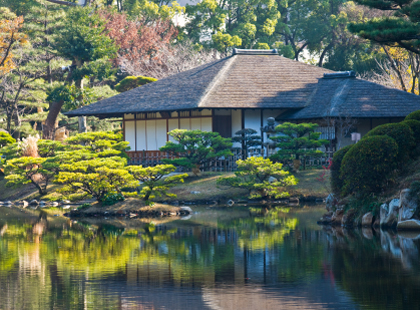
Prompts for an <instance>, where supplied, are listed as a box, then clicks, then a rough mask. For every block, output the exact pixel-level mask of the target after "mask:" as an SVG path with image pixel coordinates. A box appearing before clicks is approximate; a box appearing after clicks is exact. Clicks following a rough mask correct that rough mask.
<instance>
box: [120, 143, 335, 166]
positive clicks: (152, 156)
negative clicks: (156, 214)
mask: <svg viewBox="0 0 420 310" xmlns="http://www.w3.org/2000/svg"><path fill="white" fill-rule="evenodd" d="M334 151H335V148H327V149H326V151H324V153H325V156H322V157H316V158H307V159H306V160H305V163H304V166H305V167H307V168H309V167H320V166H323V165H324V166H326V165H328V160H329V159H330V158H332V155H333V154H334ZM232 153H233V156H228V157H227V158H219V159H215V160H212V161H210V162H209V163H208V164H206V165H202V167H201V170H202V171H235V170H236V169H237V165H236V161H237V160H238V159H243V158H246V156H244V151H243V150H240V149H235V150H233V151H232ZM127 154H128V156H129V158H130V160H129V162H128V164H129V165H142V166H143V167H153V166H156V165H160V164H163V161H162V160H163V159H165V158H168V159H173V158H175V157H174V156H171V155H170V154H169V153H166V152H160V151H137V152H127ZM247 155H248V156H247V157H253V156H264V154H262V152H261V149H253V150H250V151H249V152H248V154H247ZM177 171H179V172H187V171H190V169H186V168H182V167H180V168H178V169H177Z"/></svg>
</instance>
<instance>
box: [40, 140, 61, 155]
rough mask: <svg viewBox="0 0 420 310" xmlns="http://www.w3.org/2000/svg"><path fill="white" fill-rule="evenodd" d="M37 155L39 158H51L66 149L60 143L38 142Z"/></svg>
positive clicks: (50, 141) (51, 141)
mask: <svg viewBox="0 0 420 310" xmlns="http://www.w3.org/2000/svg"><path fill="white" fill-rule="evenodd" d="M37 145H38V154H39V156H40V157H53V156H55V155H57V153H58V152H63V151H65V150H67V149H68V148H67V147H66V146H65V145H64V144H63V143H61V142H60V141H53V140H38V142H37Z"/></svg>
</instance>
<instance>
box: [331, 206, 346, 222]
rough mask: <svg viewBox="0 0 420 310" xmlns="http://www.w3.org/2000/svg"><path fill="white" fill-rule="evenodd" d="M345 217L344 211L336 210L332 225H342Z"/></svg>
mask: <svg viewBox="0 0 420 310" xmlns="http://www.w3.org/2000/svg"><path fill="white" fill-rule="evenodd" d="M343 216H344V210H341V209H340V210H336V211H335V212H334V213H333V215H332V217H331V225H341V222H342V220H343Z"/></svg>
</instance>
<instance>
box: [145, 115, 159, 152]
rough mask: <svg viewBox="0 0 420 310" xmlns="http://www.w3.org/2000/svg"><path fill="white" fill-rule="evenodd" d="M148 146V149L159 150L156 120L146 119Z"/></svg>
mask: <svg viewBox="0 0 420 310" xmlns="http://www.w3.org/2000/svg"><path fill="white" fill-rule="evenodd" d="M146 141H147V142H146V143H147V144H146V146H147V150H148V151H153V150H157V149H158V146H157V143H156V120H147V121H146Z"/></svg>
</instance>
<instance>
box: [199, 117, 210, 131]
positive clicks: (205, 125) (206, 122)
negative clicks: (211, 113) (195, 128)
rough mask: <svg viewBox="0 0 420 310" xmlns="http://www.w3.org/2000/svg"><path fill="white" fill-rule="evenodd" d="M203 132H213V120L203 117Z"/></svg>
mask: <svg viewBox="0 0 420 310" xmlns="http://www.w3.org/2000/svg"><path fill="white" fill-rule="evenodd" d="M201 130H202V131H211V130H212V118H211V117H203V118H202V119H201Z"/></svg>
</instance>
